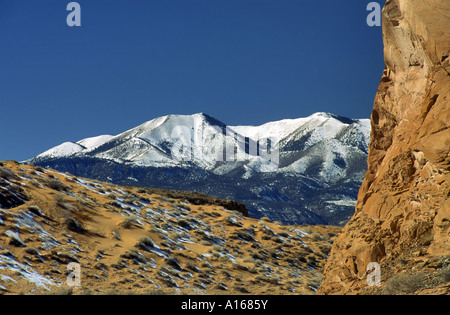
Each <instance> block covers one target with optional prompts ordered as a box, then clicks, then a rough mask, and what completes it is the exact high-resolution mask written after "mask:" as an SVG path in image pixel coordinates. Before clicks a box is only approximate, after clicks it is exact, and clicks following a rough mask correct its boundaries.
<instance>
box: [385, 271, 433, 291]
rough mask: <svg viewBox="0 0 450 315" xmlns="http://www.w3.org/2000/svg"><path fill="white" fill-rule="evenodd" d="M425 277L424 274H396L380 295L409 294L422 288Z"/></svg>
mask: <svg viewBox="0 0 450 315" xmlns="http://www.w3.org/2000/svg"><path fill="white" fill-rule="evenodd" d="M425 278H426V276H425V274H424V273H417V274H413V275H410V274H405V273H402V274H398V275H396V276H394V277H392V278H391V279H389V281H388V282H387V284H386V286H385V287H384V288H383V290H382V294H386V295H395V294H411V293H414V292H416V291H417V290H419V289H420V288H422V287H423V282H424V280H425Z"/></svg>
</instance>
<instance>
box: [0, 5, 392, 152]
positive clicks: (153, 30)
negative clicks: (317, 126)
mask: <svg viewBox="0 0 450 315" xmlns="http://www.w3.org/2000/svg"><path fill="white" fill-rule="evenodd" d="M69 2H70V1H68V0H67V1H63V0H33V1H29V0H0V43H1V46H0V128H1V132H0V160H9V159H14V160H19V161H20V160H24V159H27V158H30V157H33V156H35V155H37V154H39V153H41V152H43V151H45V150H46V149H48V148H50V147H53V146H55V145H58V144H60V143H62V142H64V141H78V140H80V139H82V138H86V137H90V136H97V135H100V134H112V135H115V134H118V133H120V132H122V131H125V130H127V129H130V128H132V127H135V126H137V125H139V124H141V123H143V122H145V121H147V120H150V119H153V118H155V117H159V116H162V115H167V114H193V113H197V112H205V113H208V114H210V115H212V116H214V117H216V118H218V119H219V120H221V121H223V122H224V123H227V124H232V125H238V124H249V125H250V124H252V125H259V124H262V123H264V122H267V121H273V120H278V119H284V118H298V117H305V116H309V115H310V114H312V113H314V112H318V111H324V112H331V113H334V114H338V115H342V116H346V117H351V118H369V117H370V113H371V111H372V106H373V99H374V97H375V93H376V90H377V86H378V83H379V81H380V78H381V75H382V72H383V68H384V62H383V43H382V30H381V27H369V26H368V25H367V24H366V18H367V15H368V14H369V12H368V11H366V6H367V4H368V3H369V2H370V1H361V0H346V1H336V0H322V1H309V0H308V1H306V0H80V1H78V3H79V4H80V5H81V24H82V25H81V27H69V26H67V24H66V17H67V15H68V14H69V12H68V11H66V6H67V4H68V3H69ZM378 2H379V3H380V4H381V5H383V4H384V2H383V1H378Z"/></svg>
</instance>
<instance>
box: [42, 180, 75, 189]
mask: <svg viewBox="0 0 450 315" xmlns="http://www.w3.org/2000/svg"><path fill="white" fill-rule="evenodd" d="M45 185H46V186H47V187H49V188H51V189H54V190H56V191H68V190H69V186H67V185H66V184H64V183H63V182H60V181H59V180H56V179H47V180H45Z"/></svg>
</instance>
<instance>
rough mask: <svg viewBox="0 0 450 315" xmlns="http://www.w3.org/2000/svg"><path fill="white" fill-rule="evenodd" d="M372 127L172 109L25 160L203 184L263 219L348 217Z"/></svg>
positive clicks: (136, 180)
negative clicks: (228, 119)
mask: <svg viewBox="0 0 450 315" xmlns="http://www.w3.org/2000/svg"><path fill="white" fill-rule="evenodd" d="M369 134H370V122H369V120H368V119H349V118H345V117H339V116H336V115H332V114H329V113H316V114H313V115H311V116H309V117H305V118H298V119H285V120H280V121H273V122H269V123H266V124H263V125H260V126H228V125H226V124H224V123H223V122H221V121H219V120H217V119H215V118H213V117H211V116H208V115H206V114H203V113H198V114H194V115H168V116H163V117H159V118H155V119H152V120H150V121H148V122H145V123H143V124H141V125H139V126H137V127H135V128H132V129H130V130H127V131H125V132H123V133H121V134H119V135H116V136H99V137H94V138H87V139H83V140H80V141H78V142H76V143H73V142H66V143H63V144H61V145H59V146H57V147H55V148H52V149H50V150H48V151H46V152H44V153H42V154H40V155H38V156H37V157H35V158H33V159H30V160H29V161H27V162H29V163H33V164H36V165H40V166H49V167H52V168H56V169H58V170H61V171H65V172H72V173H73V172H75V173H76V174H75V175H77V176H82V177H91V178H94V179H99V180H106V181H112V182H114V183H117V184H121V185H142V186H151V187H162V188H169V189H181V190H195V191H201V192H204V193H207V194H212V195H214V196H217V197H220V198H225V199H232V200H237V201H239V202H242V203H245V204H246V205H247V206H248V208H249V211H250V213H252V214H253V215H254V216H256V217H258V216H259V217H260V216H268V217H270V218H273V219H276V220H280V221H282V222H291V223H296V224H303V223H309V224H316V223H321V224H323V223H333V224H340V223H342V222H343V221H345V220H346V219H348V217H349V216H350V215H351V214H352V213H353V212H354V208H353V209H352V207H351V206H348V205H349V203H350V201H349V200H353V201H354V202H355V201H356V197H357V191H358V189H359V186H360V185H361V182H362V179H363V177H364V173H365V171H366V169H367V151H368V144H369ZM267 139H269V140H270V141H267ZM344 199H345V200H347V201H346V203H345V205H344V204H342V203H340V202H339V200H344Z"/></svg>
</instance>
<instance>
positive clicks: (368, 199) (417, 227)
mask: <svg viewBox="0 0 450 315" xmlns="http://www.w3.org/2000/svg"><path fill="white" fill-rule="evenodd" d="M383 40H384V47H385V48H384V55H385V62H386V68H385V70H384V74H383V77H382V79H381V82H380V85H379V88H378V91H377V95H376V97H375V101H374V108H373V113H372V117H371V123H372V134H371V143H370V150H369V156H368V171H367V173H366V175H365V179H364V182H363V184H362V186H361V189H360V192H359V196H358V203H357V205H356V212H355V214H354V216H353V218H352V219H351V220H350V222H349V223H348V224H347V225H346V227H345V228H344V230H343V232H342V234H341V235H340V236H339V238H338V239H337V240H336V242H335V243H334V245H333V248H332V251H331V255H330V258H329V260H328V262H327V264H326V267H325V272H324V278H323V282H322V285H321V287H320V289H319V293H320V294H373V293H388V294H391V293H392V294H397V293H407V294H409V293H411V294H413V293H414V294H430V293H432V294H434V293H444V294H450V282H449V281H450V279H449V278H450V277H449V275H450V57H449V55H450V1H449V0H388V1H387V2H386V5H385V7H384V9H383ZM370 262H378V263H380V266H381V281H382V282H381V283H382V285H381V286H380V287H370V286H368V285H367V282H366V279H367V276H368V274H369V272H368V271H366V268H367V265H368V264H369V263H370ZM402 281H403V282H404V283H403V282H402ZM408 281H409V282H408ZM405 283H410V286H409V287H407V288H406V289H405V288H404V286H405ZM402 285H404V286H403V287H402Z"/></svg>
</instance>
